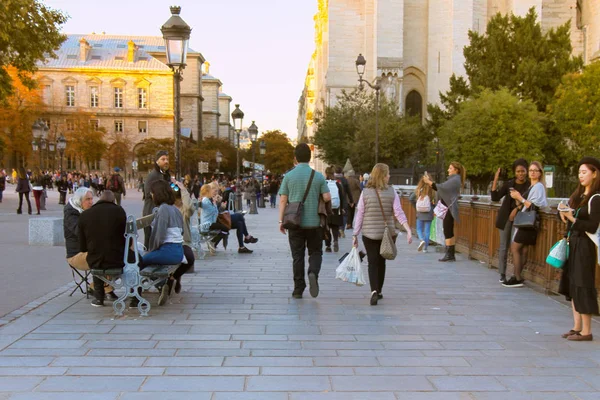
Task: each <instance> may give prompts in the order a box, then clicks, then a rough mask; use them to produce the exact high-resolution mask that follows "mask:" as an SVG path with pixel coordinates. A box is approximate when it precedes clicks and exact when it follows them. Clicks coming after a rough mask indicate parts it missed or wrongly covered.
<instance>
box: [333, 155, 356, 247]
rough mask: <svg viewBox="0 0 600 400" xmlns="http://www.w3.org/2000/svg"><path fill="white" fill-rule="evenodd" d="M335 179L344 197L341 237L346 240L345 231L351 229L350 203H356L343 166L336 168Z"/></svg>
mask: <svg viewBox="0 0 600 400" xmlns="http://www.w3.org/2000/svg"><path fill="white" fill-rule="evenodd" d="M334 177H335V180H336V181H337V182H338V183H339V184H340V185H341V186H342V192H340V193H341V194H342V196H343V200H344V201H343V206H342V209H341V211H342V220H343V221H342V224H341V225H340V237H342V238H345V237H346V233H345V232H344V230H346V229H350V228H348V225H347V223H348V207H349V204H350V203H354V199H353V198H352V192H351V191H350V186H349V185H348V179H346V177H345V176H344V170H343V168H342V167H341V166H339V165H338V166H335V167H334Z"/></svg>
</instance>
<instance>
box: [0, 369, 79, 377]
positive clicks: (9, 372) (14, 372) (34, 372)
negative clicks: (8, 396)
mask: <svg viewBox="0 0 600 400" xmlns="http://www.w3.org/2000/svg"><path fill="white" fill-rule="evenodd" d="M66 372H67V368H59V367H1V368H0V376H52V375H64V374H65V373H66Z"/></svg>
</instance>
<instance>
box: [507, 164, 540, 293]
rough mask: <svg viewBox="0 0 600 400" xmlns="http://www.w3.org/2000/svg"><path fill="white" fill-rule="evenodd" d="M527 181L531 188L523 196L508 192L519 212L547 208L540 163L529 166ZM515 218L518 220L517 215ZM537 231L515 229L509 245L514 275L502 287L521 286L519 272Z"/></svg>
mask: <svg viewBox="0 0 600 400" xmlns="http://www.w3.org/2000/svg"><path fill="white" fill-rule="evenodd" d="M529 181H530V182H531V187H530V188H529V189H528V190H527V191H526V192H525V194H521V193H519V192H518V191H517V190H511V191H510V196H511V197H512V198H513V199H515V200H516V201H517V205H518V209H519V212H524V211H529V210H536V211H538V212H539V210H540V209H541V208H544V207H547V206H548V200H547V198H546V180H545V179H544V168H543V167H542V164H541V163H540V162H538V161H533V162H532V163H531V164H529ZM515 218H518V213H517V217H515ZM538 218H539V214H538ZM538 230H539V228H538V227H537V226H536V227H535V228H533V229H524V228H517V229H516V230H515V235H514V237H513V242H512V244H511V245H510V250H511V252H512V256H513V265H514V267H515V274H514V276H512V277H511V278H510V279H509V280H508V281H507V282H506V283H503V284H502V286H504V287H513V288H516V287H522V286H523V282H524V279H523V277H522V276H521V272H522V271H523V268H524V267H525V264H526V263H527V252H528V250H529V246H535V244H536V242H537V235H538Z"/></svg>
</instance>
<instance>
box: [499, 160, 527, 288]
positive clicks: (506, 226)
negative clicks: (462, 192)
mask: <svg viewBox="0 0 600 400" xmlns="http://www.w3.org/2000/svg"><path fill="white" fill-rule="evenodd" d="M527 168H529V164H528V163H527V161H526V160H524V159H522V158H520V159H518V160H516V161H515V162H514V163H513V174H514V176H515V177H514V178H513V179H509V180H507V181H506V182H504V184H503V185H502V187H500V189H498V179H499V178H500V173H501V169H500V168H498V171H496V175H495V176H494V182H493V183H492V193H491V197H492V201H500V200H501V199H502V198H504V200H502V205H501V206H500V210H499V211H498V217H496V228H498V231H499V232H500V248H499V250H498V273H499V274H500V283H506V263H507V260H508V252H509V251H510V244H511V242H512V236H513V228H512V227H513V221H514V219H515V216H516V214H517V212H518V211H519V210H518V209H517V202H516V201H515V199H513V198H512V197H511V196H510V189H511V188H512V189H515V190H516V191H517V192H519V193H520V194H521V195H524V194H525V192H526V191H527V189H529V186H530V184H529V180H528V179H527Z"/></svg>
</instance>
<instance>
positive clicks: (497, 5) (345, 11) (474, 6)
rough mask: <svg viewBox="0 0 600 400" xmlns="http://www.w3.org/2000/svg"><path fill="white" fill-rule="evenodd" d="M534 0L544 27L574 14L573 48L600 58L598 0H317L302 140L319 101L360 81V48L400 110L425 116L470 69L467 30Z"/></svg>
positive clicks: (327, 102)
mask: <svg viewBox="0 0 600 400" xmlns="http://www.w3.org/2000/svg"><path fill="white" fill-rule="evenodd" d="M531 7H535V9H536V11H537V14H538V19H539V21H540V22H541V24H542V27H543V29H544V30H548V29H550V28H553V27H557V26H559V25H562V24H564V23H565V22H567V21H571V42H572V45H573V52H574V54H577V55H582V56H583V58H584V61H585V62H586V64H587V63H589V62H591V61H592V60H594V59H597V58H600V0H318V12H317V14H316V15H315V17H314V20H315V47H316V49H315V51H314V53H313V54H312V57H311V59H310V63H309V68H308V72H307V75H306V80H305V86H304V90H303V92H302V96H301V98H300V102H299V114H298V140H302V138H305V137H306V138H310V137H311V136H312V135H313V129H314V127H313V121H312V119H313V115H314V113H315V111H316V110H317V109H322V108H324V107H325V106H334V105H335V103H336V99H337V96H338V95H339V94H340V93H341V91H342V90H344V89H346V90H352V89H354V88H356V87H357V86H358V74H357V71H356V66H355V61H356V58H357V56H358V54H359V53H360V54H362V55H363V56H364V57H365V59H366V60H367V64H366V69H365V74H364V79H367V80H369V81H371V82H374V81H375V80H376V79H379V83H380V85H381V94H382V95H384V96H386V97H387V98H388V99H393V100H395V101H396V103H397V104H398V107H399V108H400V110H401V111H402V112H409V113H412V114H415V113H416V114H419V115H421V116H423V117H424V116H425V113H426V108H427V103H438V102H439V93H440V92H445V91H447V90H448V89H449V79H450V77H451V76H452V74H454V73H455V74H457V75H462V76H465V69H464V66H463V64H464V61H465V58H464V56H463V48H464V47H465V46H467V45H468V44H469V37H468V32H469V31H470V30H472V31H476V32H479V33H480V34H483V33H485V30H486V25H487V22H488V21H489V20H490V19H491V18H492V17H493V16H494V15H495V14H497V13H502V14H508V13H513V14H515V15H525V14H526V13H527V11H528V10H529V9H530V8H531ZM317 151H318V150H317ZM318 163H319V162H318V161H317V163H316V164H318ZM316 164H315V166H316V167H317V168H319V167H320V166H319V165H316ZM319 169H321V168H319Z"/></svg>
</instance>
